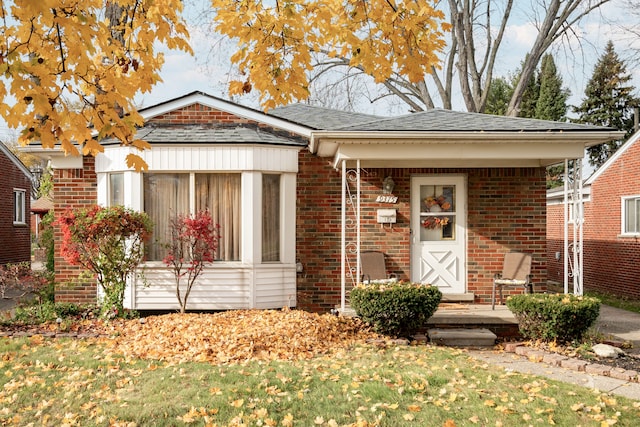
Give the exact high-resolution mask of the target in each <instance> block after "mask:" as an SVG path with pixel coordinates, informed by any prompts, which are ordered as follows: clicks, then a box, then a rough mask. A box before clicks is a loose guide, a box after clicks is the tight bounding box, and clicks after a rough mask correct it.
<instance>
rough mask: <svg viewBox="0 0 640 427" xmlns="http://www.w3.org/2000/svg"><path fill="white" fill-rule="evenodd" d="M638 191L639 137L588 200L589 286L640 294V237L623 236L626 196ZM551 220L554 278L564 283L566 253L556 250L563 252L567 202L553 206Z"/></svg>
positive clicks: (585, 247)
mask: <svg viewBox="0 0 640 427" xmlns="http://www.w3.org/2000/svg"><path fill="white" fill-rule="evenodd" d="M638 195H640V143H638V142H635V143H634V144H633V145H630V146H629V147H627V148H626V150H625V151H624V152H623V153H622V155H621V156H620V157H619V158H618V159H617V160H616V161H615V162H614V163H612V164H610V165H609V166H608V167H607V168H606V170H603V171H602V174H601V175H600V176H599V177H597V179H596V180H595V181H594V182H593V184H592V185H591V200H590V201H587V202H586V203H585V204H584V225H583V228H584V238H583V254H584V255H583V256H584V266H583V277H584V282H583V284H584V290H585V291H589V290H594V291H599V292H605V293H611V294H616V295H620V296H624V297H630V298H640V241H639V240H638V239H637V238H635V237H621V236H620V234H621V231H622V229H621V209H622V201H621V200H622V197H625V196H638ZM547 224H548V225H547V240H548V254H547V258H548V259H549V260H550V261H549V279H550V280H555V281H558V282H560V283H563V282H564V272H563V261H562V257H561V258H560V260H557V261H556V260H555V252H560V253H562V252H563V229H562V224H563V216H562V205H553V206H549V207H548V213H547ZM569 232H570V233H571V228H570V231H569ZM572 289H573V285H572V284H571V283H570V284H569V290H570V291H571V290H572Z"/></svg>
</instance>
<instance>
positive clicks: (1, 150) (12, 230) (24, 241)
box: [0, 142, 31, 265]
mask: <svg viewBox="0 0 640 427" xmlns="http://www.w3.org/2000/svg"><path fill="white" fill-rule="evenodd" d="M0 171H2V180H1V181H0V200H1V202H0V242H1V244H0V265H4V264H7V263H17V262H29V261H30V260H31V232H30V229H29V207H30V201H31V172H29V169H27V167H26V166H25V165H24V164H23V163H22V162H21V161H20V159H18V158H17V157H16V156H15V155H14V154H13V153H12V152H11V151H10V150H9V149H8V148H7V146H6V145H4V144H3V143H2V142H0Z"/></svg>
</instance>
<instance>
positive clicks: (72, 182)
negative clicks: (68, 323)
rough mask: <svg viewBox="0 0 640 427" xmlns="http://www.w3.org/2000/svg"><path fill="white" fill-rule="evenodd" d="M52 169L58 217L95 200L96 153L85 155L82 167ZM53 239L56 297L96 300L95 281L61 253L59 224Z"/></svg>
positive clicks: (83, 301) (67, 299)
mask: <svg viewBox="0 0 640 427" xmlns="http://www.w3.org/2000/svg"><path fill="white" fill-rule="evenodd" d="M53 172H54V176H53V179H54V182H55V188H54V192H53V209H54V212H55V214H56V217H57V216H59V215H61V214H62V213H64V212H65V211H66V210H67V209H80V208H85V207H89V206H91V205H93V204H95V203H96V200H97V180H96V178H97V177H96V173H95V159H94V158H93V157H91V156H85V157H84V158H83V168H82V169H55V170H54V171H53ZM54 241H55V248H56V249H55V270H56V278H55V281H56V301H65V302H75V303H95V301H96V283H95V282H88V281H87V280H86V279H85V280H81V279H80V278H79V277H78V276H79V275H80V273H82V271H83V270H82V269H81V268H80V267H78V266H74V265H70V264H69V263H67V262H66V261H65V260H64V258H63V257H62V255H61V254H60V242H61V241H62V233H61V231H60V228H59V227H56V228H55V231H54Z"/></svg>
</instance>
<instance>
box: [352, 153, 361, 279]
mask: <svg viewBox="0 0 640 427" xmlns="http://www.w3.org/2000/svg"><path fill="white" fill-rule="evenodd" d="M356 185H357V186H358V187H357V189H356V197H357V199H358V200H357V201H356V280H355V281H353V284H354V285H357V284H358V282H359V281H360V213H361V212H360V159H358V163H357V170H356Z"/></svg>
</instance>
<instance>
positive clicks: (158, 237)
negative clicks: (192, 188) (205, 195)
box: [144, 173, 189, 261]
mask: <svg viewBox="0 0 640 427" xmlns="http://www.w3.org/2000/svg"><path fill="white" fill-rule="evenodd" d="M144 211H145V212H146V213H147V214H148V215H149V218H150V219H151V221H153V236H152V238H151V240H150V241H149V242H148V243H147V245H146V249H147V259H148V260H149V261H161V260H162V259H163V258H164V256H165V253H166V250H165V249H164V247H163V244H165V243H167V242H168V239H169V236H170V234H169V218H171V217H172V216H175V215H178V214H188V213H189V174H186V173H147V174H144Z"/></svg>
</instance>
